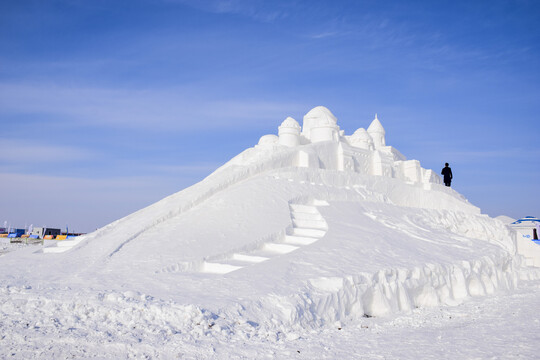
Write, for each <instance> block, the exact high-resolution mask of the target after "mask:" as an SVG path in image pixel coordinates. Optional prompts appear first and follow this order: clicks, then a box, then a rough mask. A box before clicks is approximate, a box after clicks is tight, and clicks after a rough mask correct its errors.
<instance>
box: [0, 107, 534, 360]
mask: <svg viewBox="0 0 540 360" xmlns="http://www.w3.org/2000/svg"><path fill="white" fill-rule="evenodd" d="M300 129H301V128H300V126H299V125H298V124H297V123H296V121H295V120H293V119H291V118H288V119H286V120H285V121H284V122H283V124H282V125H281V127H280V128H279V137H278V136H275V135H266V136H263V137H262V138H261V140H260V141H259V145H257V146H256V147H254V148H251V149H248V150H246V151H245V152H243V153H241V154H240V155H238V156H237V157H235V158H234V159H232V160H231V161H230V162H229V163H227V164H226V165H224V166H223V167H222V168H220V169H218V170H217V171H216V172H215V173H213V174H212V175H210V176H209V177H208V178H207V179H205V180H203V181H202V182H201V183H199V184H196V185H194V186H192V187H190V188H188V189H185V190H183V191H180V192H178V193H176V194H173V195H171V196H169V197H167V198H165V199H163V200H161V201H159V202H157V203H155V204H153V205H151V206H149V207H147V208H145V209H142V210H140V211H138V212H136V213H134V214H131V215H129V216H127V217H125V218H123V219H120V220H118V221H116V222H114V223H112V224H110V225H107V226H105V227H104V228H102V229H99V230H97V231H96V232H94V233H91V234H88V235H85V236H82V237H80V238H78V239H76V240H69V241H64V242H59V243H58V246H52V247H51V246H50V244H46V246H45V248H43V250H41V249H37V248H35V247H33V248H32V247H28V248H21V249H19V250H17V251H12V252H10V253H8V254H5V255H3V256H1V257H0V272H1V273H2V277H0V303H1V305H0V320H1V321H0V327H1V329H0V330H1V331H2V334H3V337H2V338H1V340H0V346H1V348H2V349H3V350H5V351H4V356H5V357H10V356H13V357H15V358H17V357H18V358H71V357H75V358H91V357H97V358H126V357H149V358H165V359H166V358H188V359H189V358H201V359H204V358H220V359H222V358H246V359H251V358H279V359H282V358H283V359H286V358H306V359H313V358H328V359H336V358H367V359H378V358H397V359H403V358H415V359H416V358H512V357H514V358H527V359H528V358H532V357H534V356H536V353H537V352H538V350H539V349H540V347H539V346H538V345H537V341H536V340H538V336H537V335H536V334H537V333H538V330H540V329H539V326H538V325H539V324H538V321H537V320H536V318H537V317H536V314H535V312H534V308H537V306H538V305H539V302H540V299H539V297H538V287H539V285H540V283H539V280H538V279H540V271H539V268H533V267H528V266H526V265H525V263H526V262H525V261H524V258H523V257H522V256H520V255H518V254H517V253H516V246H515V245H516V243H515V236H514V235H513V233H512V232H511V231H510V229H509V228H508V227H507V226H505V224H504V223H503V222H502V221H500V220H497V219H492V218H490V217H488V216H486V215H482V214H481V213H480V210H479V209H478V208H477V207H475V206H473V205H472V204H470V203H469V202H468V201H467V200H466V199H465V198H464V197H463V196H462V195H461V194H459V193H457V192H456V191H454V190H453V189H451V188H447V187H445V186H443V185H442V184H441V179H440V178H439V177H438V176H437V175H435V174H434V172H433V171H431V170H428V169H423V168H421V167H420V163H419V162H418V161H416V160H407V159H406V158H405V157H404V156H403V155H402V154H401V153H399V151H397V150H396V149H394V148H392V147H390V146H386V144H385V140H384V129H383V128H382V125H381V124H380V122H379V120H378V119H377V118H376V119H374V121H373V122H372V124H371V125H370V126H369V128H368V129H367V131H366V130H364V129H359V130H357V131H356V132H355V133H354V134H353V135H351V136H346V135H344V133H343V132H342V131H341V130H340V129H339V127H338V126H337V120H336V119H335V117H333V115H332V114H331V113H330V112H329V111H328V109H326V108H322V107H318V108H315V109H313V110H312V111H310V112H309V113H308V114H307V115H306V117H305V118H304V127H303V130H302V132H301V131H300Z"/></svg>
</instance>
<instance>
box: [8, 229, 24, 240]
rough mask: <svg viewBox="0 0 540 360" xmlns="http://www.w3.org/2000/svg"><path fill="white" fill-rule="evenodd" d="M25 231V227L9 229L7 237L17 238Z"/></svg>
mask: <svg viewBox="0 0 540 360" xmlns="http://www.w3.org/2000/svg"><path fill="white" fill-rule="evenodd" d="M25 232H26V230H25V229H11V231H10V232H9V235H8V237H9V238H19V237H21V236H23V235H24V233H25Z"/></svg>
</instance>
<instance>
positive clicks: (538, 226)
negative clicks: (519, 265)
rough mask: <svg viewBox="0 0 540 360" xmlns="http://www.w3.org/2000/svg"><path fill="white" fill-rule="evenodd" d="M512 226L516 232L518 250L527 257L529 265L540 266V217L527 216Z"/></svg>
mask: <svg viewBox="0 0 540 360" xmlns="http://www.w3.org/2000/svg"><path fill="white" fill-rule="evenodd" d="M508 226H510V228H511V229H512V230H514V231H515V232H516V247H517V252H518V254H520V255H523V256H524V257H525V261H526V262H527V265H532V266H540V240H538V232H539V231H540V219H538V218H537V217H534V216H525V217H524V218H521V219H519V220H516V221H514V222H513V223H511V224H510V225H508Z"/></svg>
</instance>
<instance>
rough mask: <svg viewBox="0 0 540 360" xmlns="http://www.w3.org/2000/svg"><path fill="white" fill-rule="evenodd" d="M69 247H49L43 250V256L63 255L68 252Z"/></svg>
mask: <svg viewBox="0 0 540 360" xmlns="http://www.w3.org/2000/svg"><path fill="white" fill-rule="evenodd" d="M69 249H71V248H69V247H58V246H51V247H46V248H43V252H44V253H45V254H52V253H63V252H64V251H68V250H69Z"/></svg>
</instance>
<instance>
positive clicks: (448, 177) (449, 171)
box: [441, 163, 452, 186]
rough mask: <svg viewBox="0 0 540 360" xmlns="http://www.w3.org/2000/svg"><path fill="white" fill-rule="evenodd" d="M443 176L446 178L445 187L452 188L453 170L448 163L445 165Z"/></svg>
mask: <svg viewBox="0 0 540 360" xmlns="http://www.w3.org/2000/svg"><path fill="white" fill-rule="evenodd" d="M441 175H443V176H444V179H443V180H444V185H446V186H450V183H451V182H452V169H450V167H449V166H448V163H445V164H444V168H443V169H442V171H441Z"/></svg>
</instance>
